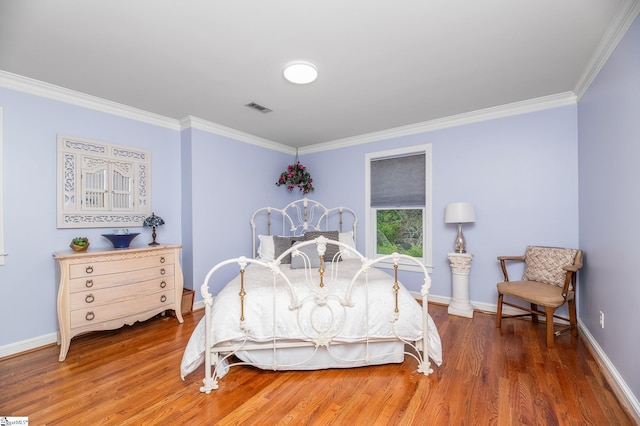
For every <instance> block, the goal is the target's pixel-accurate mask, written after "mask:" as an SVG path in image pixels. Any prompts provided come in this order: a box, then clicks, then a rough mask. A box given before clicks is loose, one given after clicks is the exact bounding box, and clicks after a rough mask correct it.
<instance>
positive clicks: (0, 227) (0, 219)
mask: <svg viewBox="0 0 640 426" xmlns="http://www.w3.org/2000/svg"><path fill="white" fill-rule="evenodd" d="M2 117H3V113H2V107H0V266H2V265H4V258H5V256H6V255H7V253H5V251H4V201H3V194H4V179H3V177H4V166H3V164H4V156H3V151H2V135H3V134H4V130H3V126H2Z"/></svg>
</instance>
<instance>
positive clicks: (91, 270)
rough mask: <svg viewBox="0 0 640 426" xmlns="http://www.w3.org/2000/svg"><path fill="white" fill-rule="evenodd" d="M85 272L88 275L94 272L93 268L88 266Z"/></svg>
mask: <svg viewBox="0 0 640 426" xmlns="http://www.w3.org/2000/svg"><path fill="white" fill-rule="evenodd" d="M85 272H86V273H87V274H90V273H92V272H93V266H87V267H86V269H85Z"/></svg>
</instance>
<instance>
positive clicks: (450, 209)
mask: <svg viewBox="0 0 640 426" xmlns="http://www.w3.org/2000/svg"><path fill="white" fill-rule="evenodd" d="M475 221H476V211H475V209H474V207H473V204H471V203H449V204H447V208H446V210H445V213H444V222H445V223H468V222H475Z"/></svg>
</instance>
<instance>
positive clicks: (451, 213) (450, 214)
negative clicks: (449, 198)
mask: <svg viewBox="0 0 640 426" xmlns="http://www.w3.org/2000/svg"><path fill="white" fill-rule="evenodd" d="M475 221H476V212H475V209H474V208H473V204H471V203H449V204H447V208H446V210H445V213H444V222H445V223H457V224H458V235H457V236H456V242H455V252H456V253H466V252H467V250H466V243H465V241H464V236H463V235H462V224H463V223H471V222H475Z"/></svg>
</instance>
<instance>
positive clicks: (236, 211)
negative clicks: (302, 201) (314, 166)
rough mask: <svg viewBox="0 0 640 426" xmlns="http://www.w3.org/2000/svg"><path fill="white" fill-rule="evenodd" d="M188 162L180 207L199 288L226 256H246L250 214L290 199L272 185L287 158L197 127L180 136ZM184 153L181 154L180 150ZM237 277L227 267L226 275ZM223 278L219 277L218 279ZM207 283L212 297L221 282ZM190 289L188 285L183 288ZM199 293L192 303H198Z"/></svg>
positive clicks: (284, 155) (249, 239)
mask: <svg viewBox="0 0 640 426" xmlns="http://www.w3.org/2000/svg"><path fill="white" fill-rule="evenodd" d="M182 143H183V145H184V144H185V143H187V144H189V145H190V158H188V159H187V158H185V159H184V160H183V166H184V167H185V168H188V170H184V171H183V175H187V176H188V177H189V178H190V180H191V204H190V205H187V204H185V205H184V214H185V218H184V219H183V221H184V222H190V230H191V235H190V236H188V237H187V239H189V240H190V243H191V245H192V251H193V259H192V268H193V269H192V283H190V284H191V285H193V286H194V288H197V289H199V287H200V285H201V284H202V281H203V280H204V278H205V276H206V274H207V272H208V271H209V269H210V268H211V267H213V266H214V265H215V264H216V263H218V262H220V261H222V260H225V259H228V258H230V257H237V256H247V257H251V255H252V253H251V227H250V225H249V219H250V216H251V213H252V212H253V211H254V210H256V209H258V208H260V207H264V206H267V205H270V206H274V207H283V206H284V205H286V204H287V203H289V202H290V201H293V200H294V199H295V198H296V197H295V196H294V195H295V194H289V193H287V192H286V191H285V190H283V189H282V188H278V187H276V185H275V182H276V180H277V178H278V176H279V175H280V172H282V170H283V169H284V168H285V167H286V166H287V164H289V163H291V162H292V160H293V158H294V157H293V156H292V155H288V154H285V153H282V152H278V151H274V150H271V149H267V148H263V147H260V146H256V145H252V144H249V143H245V142H239V141H237V140H232V139H229V138H227V137H224V136H219V135H216V134H212V133H209V132H205V131H202V130H198V129H192V130H191V131H189V132H188V134H187V133H185V134H184V135H183V142H182ZM183 152H184V151H183ZM234 273H237V268H236V270H235V271H232V270H231V269H229V271H228V273H227V274H226V276H231V275H232V274H234ZM222 276H223V277H224V276H225V274H223V275H222ZM222 281H223V282H217V283H213V284H212V285H211V289H212V291H213V292H214V294H215V293H217V292H218V290H219V289H221V288H222V286H223V285H224V284H225V282H224V280H222ZM187 285H188V286H190V285H189V284H187ZM200 299H201V295H200V294H199V291H198V292H196V300H200Z"/></svg>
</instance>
